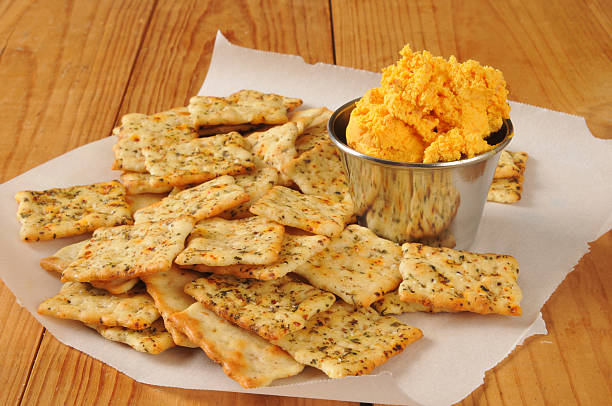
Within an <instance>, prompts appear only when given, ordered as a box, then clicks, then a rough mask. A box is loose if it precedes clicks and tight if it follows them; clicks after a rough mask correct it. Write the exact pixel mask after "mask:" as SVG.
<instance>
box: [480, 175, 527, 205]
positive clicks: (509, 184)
mask: <svg viewBox="0 0 612 406" xmlns="http://www.w3.org/2000/svg"><path fill="white" fill-rule="evenodd" d="M523 179H524V177H523V175H521V176H519V177H518V178H500V179H493V182H491V186H490V187H489V191H488V192H487V201H489V202H496V203H516V202H518V201H519V200H521V196H522V194H523Z"/></svg>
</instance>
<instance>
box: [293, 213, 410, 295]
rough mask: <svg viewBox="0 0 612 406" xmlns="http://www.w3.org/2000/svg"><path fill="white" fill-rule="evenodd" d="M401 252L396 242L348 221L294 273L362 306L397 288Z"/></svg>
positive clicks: (400, 279) (399, 278) (400, 278)
mask: <svg viewBox="0 0 612 406" xmlns="http://www.w3.org/2000/svg"><path fill="white" fill-rule="evenodd" d="M401 255H402V251H401V248H400V246H399V245H397V244H395V243H393V242H391V241H388V240H385V239H383V238H380V237H378V236H377V235H376V234H374V233H373V232H372V231H370V230H369V229H367V228H365V227H361V226H358V225H357V224H351V225H349V226H348V227H347V228H346V229H345V230H344V231H343V232H342V234H340V235H339V236H338V237H336V238H333V239H332V240H331V241H330V243H329V245H328V246H327V247H326V248H325V249H324V250H323V251H321V252H320V253H318V254H317V255H315V256H313V257H311V258H310V259H309V260H308V261H307V263H306V264H304V265H302V266H300V267H299V268H297V269H296V270H295V273H297V274H298V275H300V276H302V277H303V278H305V279H306V280H308V282H310V283H311V284H312V285H313V286H316V287H318V288H319V289H323V290H326V291H328V292H332V293H335V294H336V295H338V296H339V297H341V298H342V299H343V300H344V301H345V302H347V303H351V304H352V305H354V306H364V307H365V306H369V305H371V304H372V303H374V302H375V301H377V300H379V299H380V298H382V296H383V295H384V294H385V293H387V292H390V291H392V290H394V289H397V286H398V285H399V284H400V282H401V281H402V277H401V275H400V273H399V270H398V267H399V262H400V259H401Z"/></svg>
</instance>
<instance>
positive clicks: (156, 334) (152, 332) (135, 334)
mask: <svg viewBox="0 0 612 406" xmlns="http://www.w3.org/2000/svg"><path fill="white" fill-rule="evenodd" d="M87 326H88V327H91V328H93V329H94V330H96V331H97V332H98V333H100V335H101V336H102V337H104V338H106V339H107V340H111V341H116V342H118V343H122V344H127V345H129V346H130V347H132V348H133V349H135V350H136V351H138V352H144V353H147V354H160V353H162V352H164V351H166V350H167V349H168V348H172V347H174V346H175V344H174V341H172V336H171V335H170V333H169V332H168V331H166V328H165V327H164V323H163V321H162V320H157V321H155V322H154V323H153V324H151V325H150V326H149V327H147V328H145V329H142V330H131V329H129V328H125V327H108V326H100V325H96V324H88V325H87Z"/></svg>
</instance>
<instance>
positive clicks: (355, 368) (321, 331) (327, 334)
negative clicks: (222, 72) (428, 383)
mask: <svg viewBox="0 0 612 406" xmlns="http://www.w3.org/2000/svg"><path fill="white" fill-rule="evenodd" d="M422 336H423V333H422V332H421V330H419V329H417V328H414V327H410V326H408V325H405V324H403V323H401V322H400V321H399V320H397V319H396V318H395V317H392V316H381V315H379V314H378V313H376V311H374V310H373V309H372V308H369V307H360V308H357V309H356V308H354V307H353V306H351V305H349V304H346V303H343V302H341V301H337V302H336V303H335V304H334V305H333V306H332V307H331V308H330V309H329V310H327V311H325V312H322V313H319V314H317V315H316V316H314V317H313V318H312V319H310V320H308V321H307V322H306V327H305V328H303V329H301V330H298V331H295V332H293V333H290V334H288V335H286V336H284V337H283V338H281V339H280V340H277V341H274V343H275V344H277V345H278V346H279V347H281V348H283V349H284V350H285V351H287V352H288V353H289V354H291V356H292V357H293V358H295V359H296V360H297V361H298V362H301V363H303V364H306V365H310V366H313V367H315V368H318V369H320V370H321V371H323V372H325V374H326V375H327V376H329V377H330V378H342V377H345V376H356V375H364V374H367V373H369V372H370V371H372V370H373V369H374V368H376V367H377V366H379V365H381V364H383V363H385V362H386V361H387V360H388V359H389V358H391V357H392V356H394V355H396V354H399V353H400V352H402V351H403V350H404V348H406V347H407V346H408V345H410V344H412V343H413V342H415V341H417V340H418V339H419V338H421V337H422Z"/></svg>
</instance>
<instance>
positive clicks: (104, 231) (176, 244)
mask: <svg viewBox="0 0 612 406" xmlns="http://www.w3.org/2000/svg"><path fill="white" fill-rule="evenodd" d="M192 228H193V220H192V219H191V218H189V217H181V218H178V219H175V220H166V221H162V222H158V223H140V224H136V225H133V226H119V227H112V228H99V229H97V230H96V231H95V232H94V234H93V237H92V238H91V239H90V240H89V241H88V243H87V244H85V246H84V247H82V248H81V251H80V252H79V255H78V257H77V259H76V260H74V261H73V262H72V263H71V264H70V265H69V266H68V267H67V268H66V269H65V270H64V272H63V273H62V280H63V281H79V282H88V281H97V280H108V279H116V278H135V277H137V276H140V275H146V274H149V273H155V272H163V271H167V270H168V269H170V266H171V265H172V261H174V258H175V257H176V256H177V255H178V254H179V252H181V251H182V250H183V248H184V247H185V239H186V238H187V236H188V235H189V233H190V232H191V230H192Z"/></svg>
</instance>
